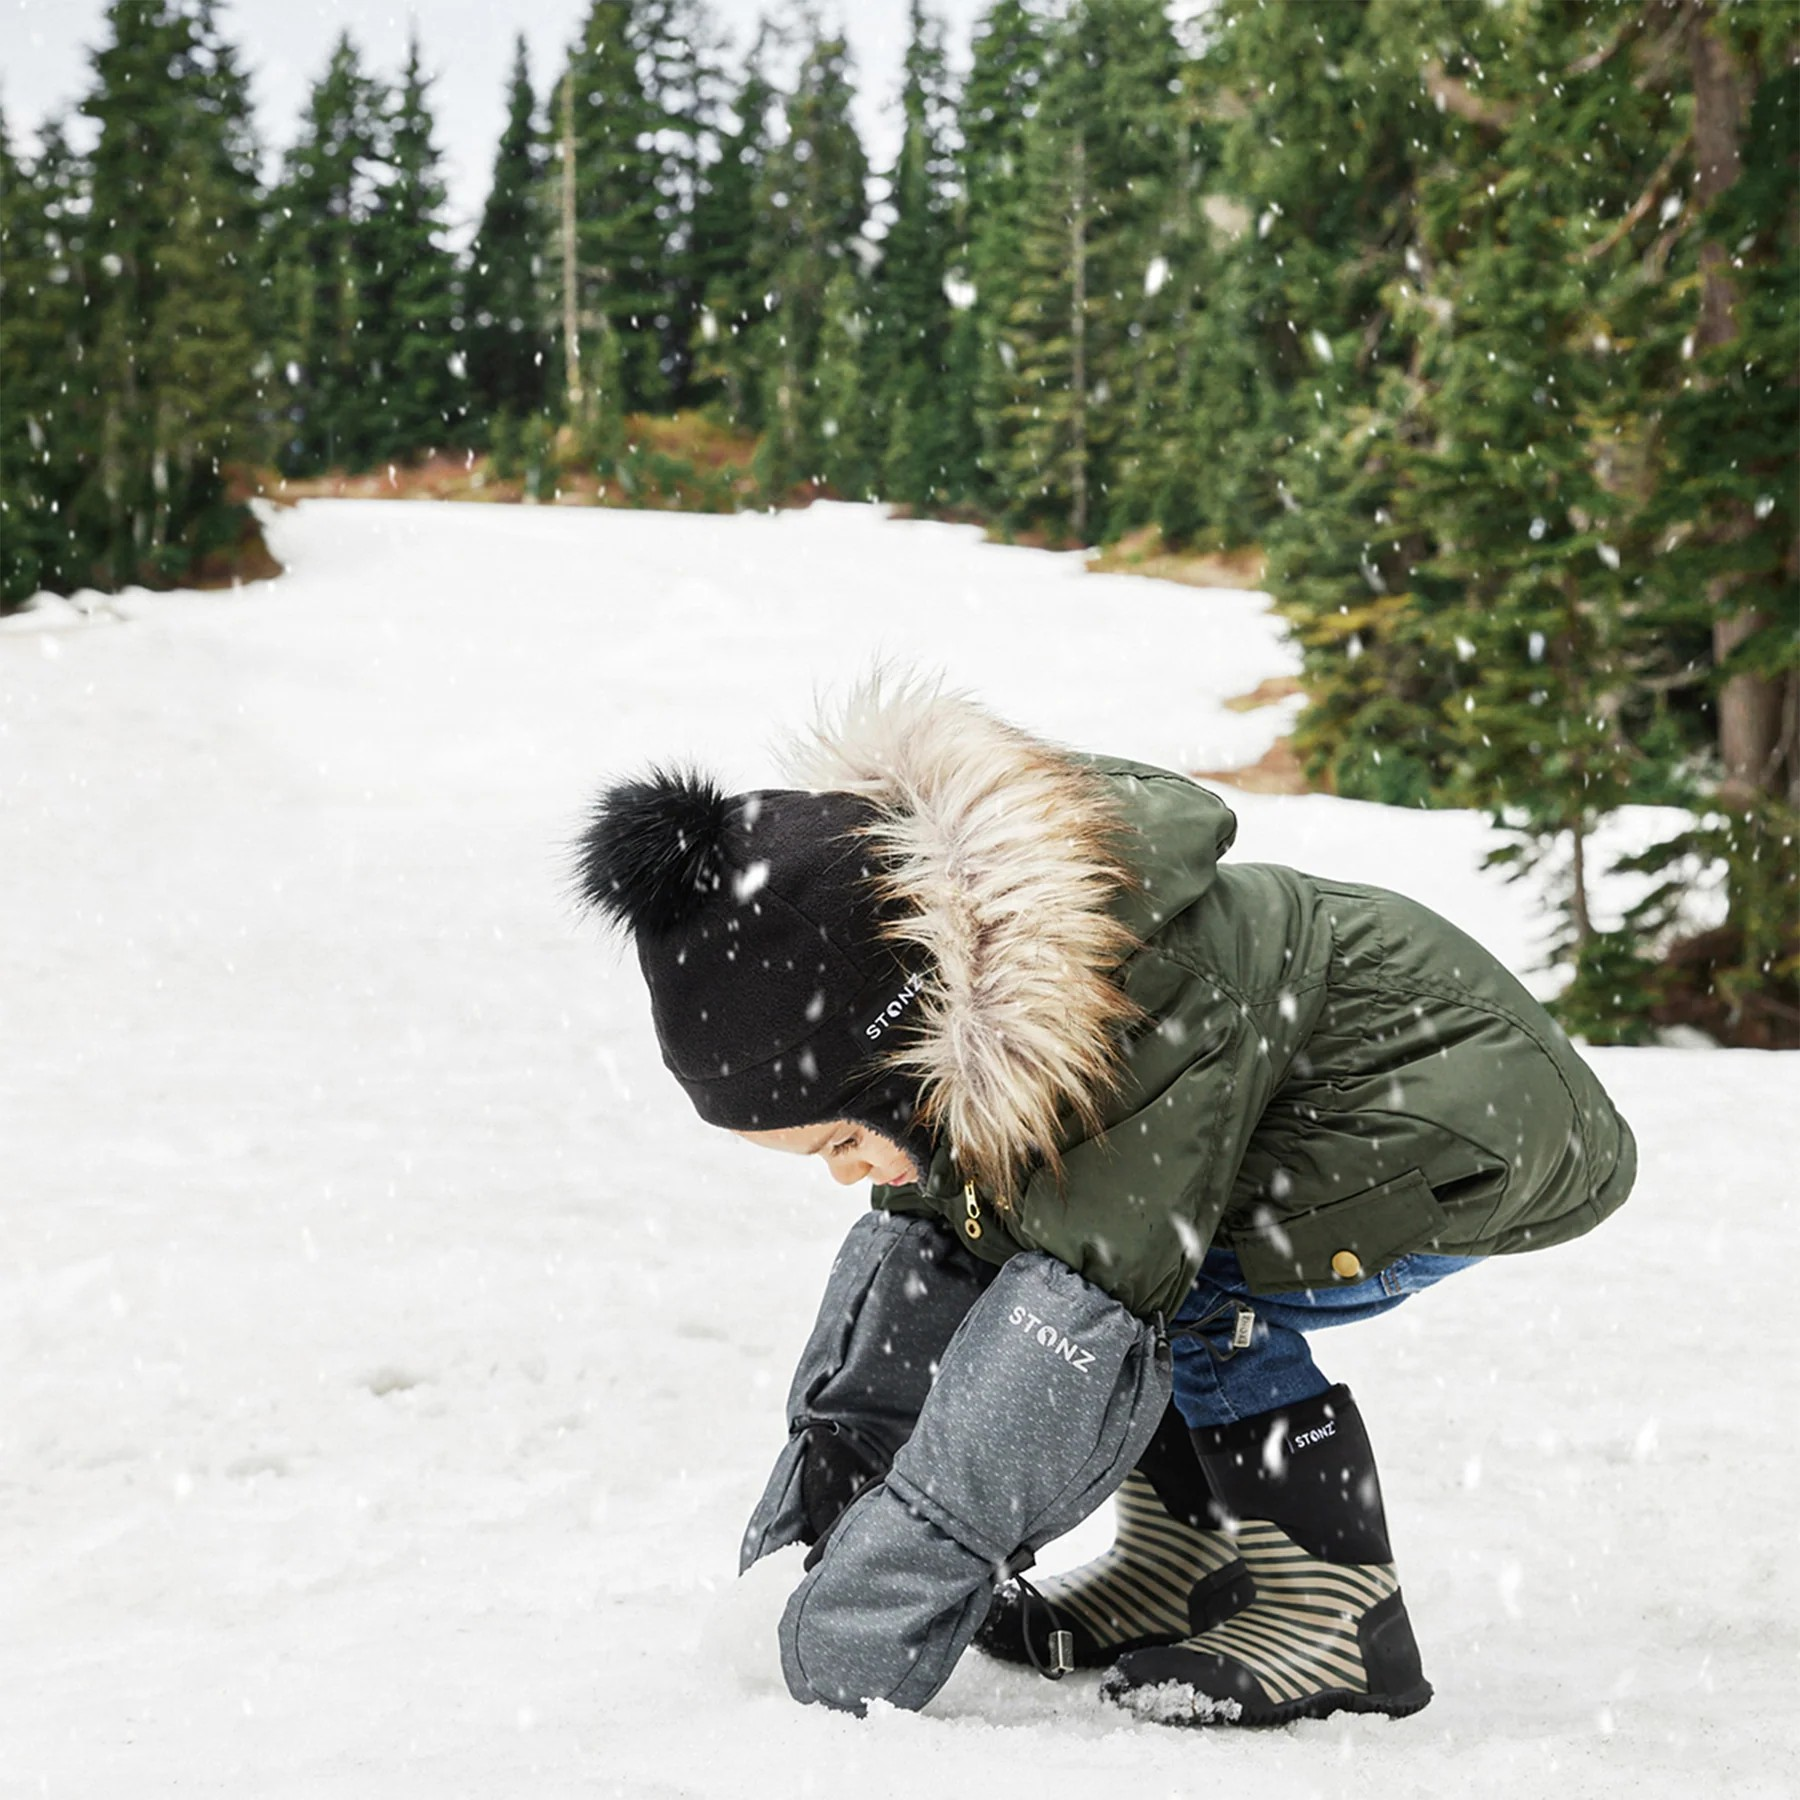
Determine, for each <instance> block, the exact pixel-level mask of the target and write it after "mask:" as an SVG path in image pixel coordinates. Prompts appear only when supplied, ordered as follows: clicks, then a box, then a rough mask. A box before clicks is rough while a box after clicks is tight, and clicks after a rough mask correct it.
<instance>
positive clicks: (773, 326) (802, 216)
mask: <svg viewBox="0 0 1800 1800" xmlns="http://www.w3.org/2000/svg"><path fill="white" fill-rule="evenodd" d="M851 97H852V89H851V85H850V55H849V50H848V47H847V46H846V44H845V42H844V40H843V39H842V38H841V37H814V38H813V39H812V41H811V42H810V44H809V45H808V47H807V50H806V54H805V59H804V61H803V62H802V64H801V66H800V71H799V74H798V77H797V78H796V81H795V85H794V90H793V92H792V93H790V94H788V95H786V96H784V97H783V111H784V112H785V114H786V124H787V135H786V137H785V138H784V139H783V140H782V141H781V142H780V143H779V144H777V145H775V146H774V147H773V148H772V149H771V150H770V152H769V155H768V159H767V162H766V163H765V165H764V168H763V171H762V185H761V187H760V188H759V190H758V193H757V196H756V214H757V218H758V221H759V224H763V226H764V229H765V235H764V236H763V237H762V239H761V240H760V241H759V243H758V250H759V252H760V254H759V257H758V263H757V267H758V271H759V274H760V276H761V278H762V280H763V281H764V282H765V283H766V286H765V289H764V292H765V303H766V304H768V307H769V317H768V319H767V320H766V321H764V322H763V323H762V324H761V325H759V326H758V328H757V340H758V348H759V349H760V350H761V351H762V352H763V355H762V369H763V403H762V416H763V442H762V445H761V447H760V450H759V452H758V474H759V479H760V480H761V483H762V486H763V490H764V492H765V493H769V494H771V495H781V494H785V493H786V492H788V491H789V489H791V488H792V487H794V486H795V485H797V484H799V483H801V482H810V481H817V480H820V479H823V478H826V474H827V465H828V464H829V462H830V460H831V457H830V450H829V443H830V440H829V439H827V438H826V437H825V435H824V434H823V432H822V429H821V427H822V423H823V419H822V415H821V412H820V407H819V398H818V394H817V391H816V382H817V366H818V361H819V350H820V339H821V336H822V334H823V331H824V328H825V323H826V318H827V312H828V309H827V301H826V296H827V293H828V292H831V291H833V283H834V281H836V279H837V277H838V276H839V275H840V274H841V273H843V272H845V271H848V273H849V276H850V278H851V279H852V280H855V281H857V282H859V283H860V280H861V276H862V257H861V247H862V243H863V240H862V235H861V234H862V227H863V224H864V221H865V219H866V218H867V215H868V202H867V199H866V197H865V189H866V186H867V180H868V163H867V160H866V158H865V157H864V154H863V148H862V143H861V140H860V139H859V138H858V137H857V135H856V127H855V125H854V124H853V123H852V121H851V118H850V102H851ZM836 292H837V293H838V294H840V295H842V294H843V292H844V288H843V285H842V284H841V283H840V284H839V285H838V287H837V289H836ZM853 304H855V305H856V306H858V307H859V308H860V305H861V304H862V302H861V301H860V300H858V301H857V302H855V303H853Z"/></svg>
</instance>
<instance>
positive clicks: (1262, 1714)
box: [1100, 1681, 1432, 1731]
mask: <svg viewBox="0 0 1800 1800" xmlns="http://www.w3.org/2000/svg"><path fill="white" fill-rule="evenodd" d="M1177 1690H1179V1691H1181V1692H1185V1693H1187V1694H1189V1695H1191V1696H1192V1697H1193V1699H1194V1700H1195V1701H1196V1702H1199V1703H1200V1704H1199V1705H1196V1706H1195V1707H1194V1708H1193V1710H1192V1711H1191V1712H1189V1713H1188V1714H1187V1715H1186V1716H1183V1714H1182V1713H1181V1712H1180V1711H1179V1710H1177V1709H1178V1708H1179V1707H1180V1705H1181V1702H1180V1700H1179V1699H1178V1698H1177V1697H1176V1694H1177ZM1134 1693H1135V1694H1142V1695H1143V1696H1144V1697H1145V1698H1146V1700H1150V1699H1151V1697H1152V1696H1161V1699H1160V1701H1153V1702H1152V1704H1150V1705H1147V1706H1145V1707H1144V1708H1142V1709H1140V1708H1138V1707H1136V1706H1134V1705H1133V1704H1132V1703H1131V1700H1130V1698H1129V1696H1130V1695H1132V1694H1134ZM1431 1694H1432V1689H1431V1684H1430V1682H1421V1683H1420V1684H1419V1686H1418V1687H1416V1688H1411V1689H1409V1690H1408V1691H1407V1692H1406V1693H1404V1694H1355V1693H1352V1692H1351V1691H1350V1690H1349V1689H1348V1688H1326V1689H1324V1690H1323V1691H1322V1692H1320V1693H1317V1694H1302V1695H1301V1696H1300V1698H1299V1699H1297V1700H1288V1701H1285V1702H1284V1703H1282V1704H1281V1705H1279V1706H1266V1707H1258V1708H1256V1710H1255V1711H1252V1710H1251V1709H1250V1707H1249V1706H1248V1705H1247V1704H1246V1703H1245V1702H1244V1701H1242V1700H1228V1699H1220V1698H1217V1697H1215V1696H1213V1695H1208V1694H1202V1693H1201V1692H1200V1690H1199V1689H1198V1688H1193V1687H1189V1686H1188V1685H1187V1683H1185V1682H1178V1681H1165V1682H1158V1683H1155V1684H1154V1685H1151V1686H1145V1687H1126V1686H1123V1685H1121V1686H1117V1687H1113V1688H1110V1689H1109V1688H1108V1687H1107V1686H1106V1684H1105V1683H1102V1684H1101V1688H1100V1697H1101V1699H1103V1700H1105V1701H1108V1702H1110V1704H1112V1705H1114V1706H1116V1707H1118V1708H1119V1710H1120V1711H1121V1712H1127V1713H1131V1714H1132V1715H1133V1716H1134V1717H1136V1718H1139V1719H1142V1720H1144V1721H1145V1722H1146V1723H1151V1724H1157V1725H1179V1726H1182V1727H1185V1728H1186V1729H1188V1730H1197V1731H1204V1730H1208V1729H1214V1728H1217V1727H1220V1726H1226V1727H1230V1728H1233V1729H1236V1730H1239V1731H1242V1730H1245V1729H1250V1730H1260V1729H1263V1728H1267V1727H1273V1726H1277V1725H1291V1724H1293V1723H1294V1721H1295V1720H1297V1719H1329V1718H1330V1717H1331V1715H1332V1714H1333V1713H1340V1712H1359V1713H1383V1714H1385V1715H1386V1716H1387V1717H1388V1718H1390V1719H1405V1718H1409V1717H1411V1715H1412V1714H1414V1713H1416V1712H1423V1711H1424V1710H1425V1708H1426V1707H1427V1706H1429V1705H1430V1704H1431Z"/></svg>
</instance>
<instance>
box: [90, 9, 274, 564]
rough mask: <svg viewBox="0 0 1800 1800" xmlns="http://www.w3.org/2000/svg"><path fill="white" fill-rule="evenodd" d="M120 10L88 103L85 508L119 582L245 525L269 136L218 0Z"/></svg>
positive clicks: (99, 550) (97, 549) (113, 14)
mask: <svg viewBox="0 0 1800 1800" xmlns="http://www.w3.org/2000/svg"><path fill="white" fill-rule="evenodd" d="M107 24H108V27H109V30H110V32H111V40H110V42H108V43H107V44H106V45H105V46H104V47H103V48H102V49H101V50H100V51H99V52H98V53H97V54H96V56H95V58H94V72H95V88H94V91H93V93H92V95H91V96H90V98H89V100H88V101H87V103H86V106H85V110H86V111H87V112H88V114H89V115H90V116H91V117H92V118H93V119H94V120H95V122H96V123H97V124H98V126H99V138H98V141H97V143H96V145H95V148H94V153H93V158H92V161H91V165H90V177H89V206H90V211H91V218H90V221H89V224H88V227H87V229H86V233H85V236H86V240H87V251H88V256H89V259H90V260H89V274H88V282H89V287H88V292H89V296H90V304H91V308H92V311H91V314H90V320H91V325H90V329H91V336H90V337H88V339H87V342H86V344H84V367H86V368H87V369H88V370H89V371H90V375H89V379H90V380H91V388H90V389H89V392H90V393H91V395H92V405H93V411H92V414H91V416H90V417H89V418H88V419H87V420H85V421H84V422H82V423H81V424H80V425H79V427H78V429H79V431H80V433H81V436H82V438H83V439H84V444H83V449H84V452H86V451H88V450H89V449H90V448H91V452H92V461H91V463H90V464H89V465H88V473H87V477H86V479H85V480H84V481H83V483H82V484H81V487H80V488H79V490H78V492H77V493H76V495H75V497H74V500H73V502H72V506H71V523H72V526H73V528H74V530H75V531H76V533H77V534H78V536H79V537H80V538H81V539H82V540H83V543H84V545H85V546H90V547H91V549H92V552H93V557H94V561H93V567H94V571H95V578H96V579H97V580H98V581H100V582H101V583H102V584H104V585H108V586H115V587H116V586H120V585H123V584H125V583H127V582H131V581H144V582H154V583H157V584H159V585H160V584H163V583H167V582H171V581H174V580H177V579H179V578H180V577H181V576H183V575H185V574H187V573H188V572H189V571H190V570H191V569H192V568H193V567H194V566H195V564H196V562H197V561H198V560H199V559H201V558H203V557H204V556H205V555H207V554H208V553H209V552H211V551H213V550H215V549H218V548H220V547H222V546H223V545H225V544H227V543H229V542H231V541H233V540H234V539H235V538H236V537H237V536H238V535H239V534H240V533H241V531H242V530H243V528H244V519H245V515H244V513H243V511H242V508H241V507H240V506H238V505H236V504H234V503H232V502H231V501H230V500H229V498H228V495H227V478H226V464H227V462H228V461H229V460H230V459H232V458H234V457H238V456H242V455H244V454H246V452H254V451H255V450H256V449H257V448H258V447H259V440H260V429H259V418H258V412H259V377H258V371H257V368H256V357H257V352H256V349H255V342H254V333H255V325H256V321H257V300H256V288H255V274H254V269H253V264H252V257H253V237H252V228H253V225H254V221H255V219H256V217H257V210H258V204H259V202H258V195H257V189H256V179H257V178H256V166H255V165H256V157H255V146H254V140H253V136H252V133H251V127H250V107H249V98H248V89H247V84H246V81H245V78H244V76H243V75H242V73H241V71H239V69H238V68H237V66H236V60H235V57H234V56H233V54H232V52H231V49H230V47H229V46H228V45H227V44H226V43H225V42H224V40H223V38H222V37H221V36H220V34H219V31H218V28H217V24H216V20H215V17H214V10H213V7H212V5H211V4H210V0H151V3H145V0H115V3H114V4H113V5H112V6H111V7H110V8H109V9H108V13H107ZM84 385H85V383H84Z"/></svg>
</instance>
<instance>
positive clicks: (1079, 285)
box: [1069, 132, 1088, 544]
mask: <svg viewBox="0 0 1800 1800" xmlns="http://www.w3.org/2000/svg"><path fill="white" fill-rule="evenodd" d="M1074 190H1075V191H1074V197H1073V204H1072V205H1071V206H1070V208H1069V269H1070V286H1069V356H1070V370H1069V385H1070V388H1071V390H1072V392H1071V395H1070V414H1069V439H1070V453H1071V455H1072V456H1073V458H1074V467H1073V469H1072V470H1071V473H1070V478H1069V489H1070V492H1069V524H1070V526H1071V527H1072V528H1073V530H1074V533H1075V540H1076V542H1077V543H1082V544H1085V543H1086V542H1087V534H1088V482H1087V456H1088V449H1087V140H1086V139H1085V138H1084V137H1082V135H1081V134H1080V133H1079V132H1077V133H1076V135H1075V180H1074Z"/></svg>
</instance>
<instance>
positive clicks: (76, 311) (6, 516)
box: [0, 118, 93, 612]
mask: <svg viewBox="0 0 1800 1800" xmlns="http://www.w3.org/2000/svg"><path fill="white" fill-rule="evenodd" d="M40 144H41V148H40V150H39V154H38V156H37V159H36V161H35V162H34V163H32V164H31V165H29V166H26V165H23V164H21V163H20V162H19V161H18V160H17V159H16V158H15V157H14V155H13V151H12V147H11V144H10V141H9V139H8V137H7V132H6V127H5V121H4V119H3V118H0V612H4V611H6V610H8V609H9V608H11V607H13V606H16V605H17V604H18V603H19V602H21V601H23V600H27V599H29V598H30V597H31V596H32V595H33V594H35V593H36V592H38V591H39V589H43V588H47V589H49V590H50V591H52V592H58V593H67V592H69V591H71V590H72V589H74V588H77V587H80V586H81V585H83V583H84V582H86V581H87V580H88V579H89V577H90V572H91V571H90V568H89V559H88V557H87V555H86V554H85V553H84V547H83V545H82V544H81V542H80V540H79V539H78V538H77V537H76V535H75V534H74V532H73V529H72V513H71V507H72V503H73V501H74V498H75V495H76V493H77V492H78V490H79V489H80V486H81V483H82V470H83V462H84V459H85V457H86V456H87V454H88V451H87V448H86V446H85V444H84V441H83V435H82V433H83V427H84V426H85V425H87V424H90V423H91V422H92V418H93V410H92V399H93V396H92V392H91V383H90V382H88V381H87V380H86V379H85V375H84V348H83V343H82V332H83V325H84V317H85V311H86V295H85V285H86V262H85V257H84V255H83V244H82V238H81V235H80V234H81V230H82V220H83V217H84V215H85V211H86V209H85V205H84V204H83V203H82V199H81V182H80V171H79V165H78V164H77V162H76V159H75V158H74V157H73V156H72V155H71V153H70V151H69V148H68V144H67V141H66V139H65V137H64V134H63V129H62V126H61V124H60V122H52V123H50V124H47V125H46V126H45V127H44V128H43V130H42V132H41V133H40Z"/></svg>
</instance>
